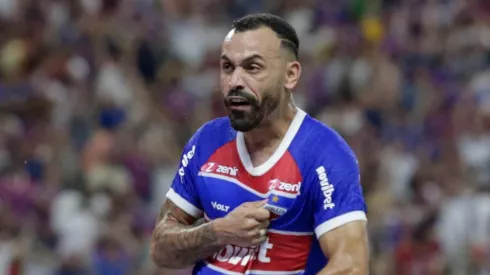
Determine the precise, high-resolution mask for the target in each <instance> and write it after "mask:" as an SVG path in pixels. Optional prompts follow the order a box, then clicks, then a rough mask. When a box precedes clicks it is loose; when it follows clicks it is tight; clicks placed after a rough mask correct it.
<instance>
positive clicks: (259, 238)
mask: <svg viewBox="0 0 490 275" xmlns="http://www.w3.org/2000/svg"><path fill="white" fill-rule="evenodd" d="M266 202H267V200H263V201H256V202H246V203H243V204H242V205H240V206H238V207H237V208H235V209H234V210H233V211H232V212H230V213H229V214H228V215H226V216H225V217H224V218H220V219H216V220H214V221H213V227H214V230H215V232H216V234H217V235H218V239H219V242H220V243H221V244H223V245H227V244H233V245H237V246H241V247H250V246H256V245H259V244H261V243H263V242H264V241H265V240H266V239H267V234H266V233H267V227H269V217H270V213H269V211H267V210H266V209H264V208H263V206H264V205H265V203H266Z"/></svg>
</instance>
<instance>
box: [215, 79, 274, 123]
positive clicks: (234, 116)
mask: <svg viewBox="0 0 490 275" xmlns="http://www.w3.org/2000/svg"><path fill="white" fill-rule="evenodd" d="M232 96H233V97H240V98H241V100H243V102H242V104H240V105H242V106H243V105H244V106H246V107H248V108H245V109H235V108H233V107H234V106H235V105H234V104H233V102H232V100H230V97H232ZM224 103H225V107H226V111H227V112H228V117H229V119H230V122H231V126H232V127H233V129H235V130H236V131H239V132H248V131H250V130H253V129H255V128H257V127H258V126H259V125H260V123H261V122H262V121H263V120H264V118H265V117H267V116H268V115H269V114H271V113H272V112H274V111H275V110H276V109H277V108H278V106H279V99H278V98H275V97H274V96H272V95H271V94H265V95H264V97H263V98H262V101H259V100H257V98H255V97H253V96H252V95H250V94H249V93H246V92H245V91H244V90H242V89H232V90H230V92H228V95H227V96H226V97H225V99H224Z"/></svg>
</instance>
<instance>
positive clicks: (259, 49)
mask: <svg viewBox="0 0 490 275" xmlns="http://www.w3.org/2000/svg"><path fill="white" fill-rule="evenodd" d="M280 48H281V40H280V39H279V38H278V37H277V36H276V34H275V33H274V31H272V30H271V29H269V28H265V27H263V28H259V29H256V30H250V31H245V32H235V31H234V30H231V31H230V32H229V33H228V35H227V36H226V37H225V40H224V42H223V47H222V50H221V51H222V54H223V55H226V56H228V57H229V58H230V59H232V60H234V59H237V60H240V59H244V58H247V57H248V56H251V55H254V54H258V55H260V56H262V57H264V58H267V57H275V56H277V55H278V54H279V50H280Z"/></svg>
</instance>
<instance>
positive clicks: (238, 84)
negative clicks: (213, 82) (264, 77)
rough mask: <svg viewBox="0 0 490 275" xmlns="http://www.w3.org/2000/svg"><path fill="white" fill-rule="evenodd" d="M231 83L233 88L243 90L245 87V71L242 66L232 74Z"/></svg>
mask: <svg viewBox="0 0 490 275" xmlns="http://www.w3.org/2000/svg"><path fill="white" fill-rule="evenodd" d="M229 85H230V88H232V89H240V90H241V89H244V88H245V82H244V81H243V71H242V69H241V68H240V67H237V68H236V69H235V70H234V71H233V73H232V74H231V78H230V83H229Z"/></svg>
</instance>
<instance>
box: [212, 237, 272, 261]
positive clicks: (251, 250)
mask: <svg viewBox="0 0 490 275" xmlns="http://www.w3.org/2000/svg"><path fill="white" fill-rule="evenodd" d="M273 247H274V245H273V244H272V243H270V242H269V239H267V240H266V241H265V242H264V243H262V244H261V245H260V246H259V247H240V246H235V245H230V244H229V245H227V246H225V247H224V248H223V249H221V250H220V251H219V252H217V253H215V254H214V255H213V256H212V257H211V262H221V263H228V264H232V265H241V266H246V265H247V264H249V263H250V262H251V261H254V260H258V261H259V262H260V263H270V262H271V259H270V258H269V257H268V256H267V253H268V251H269V250H270V249H272V248H273Z"/></svg>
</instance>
